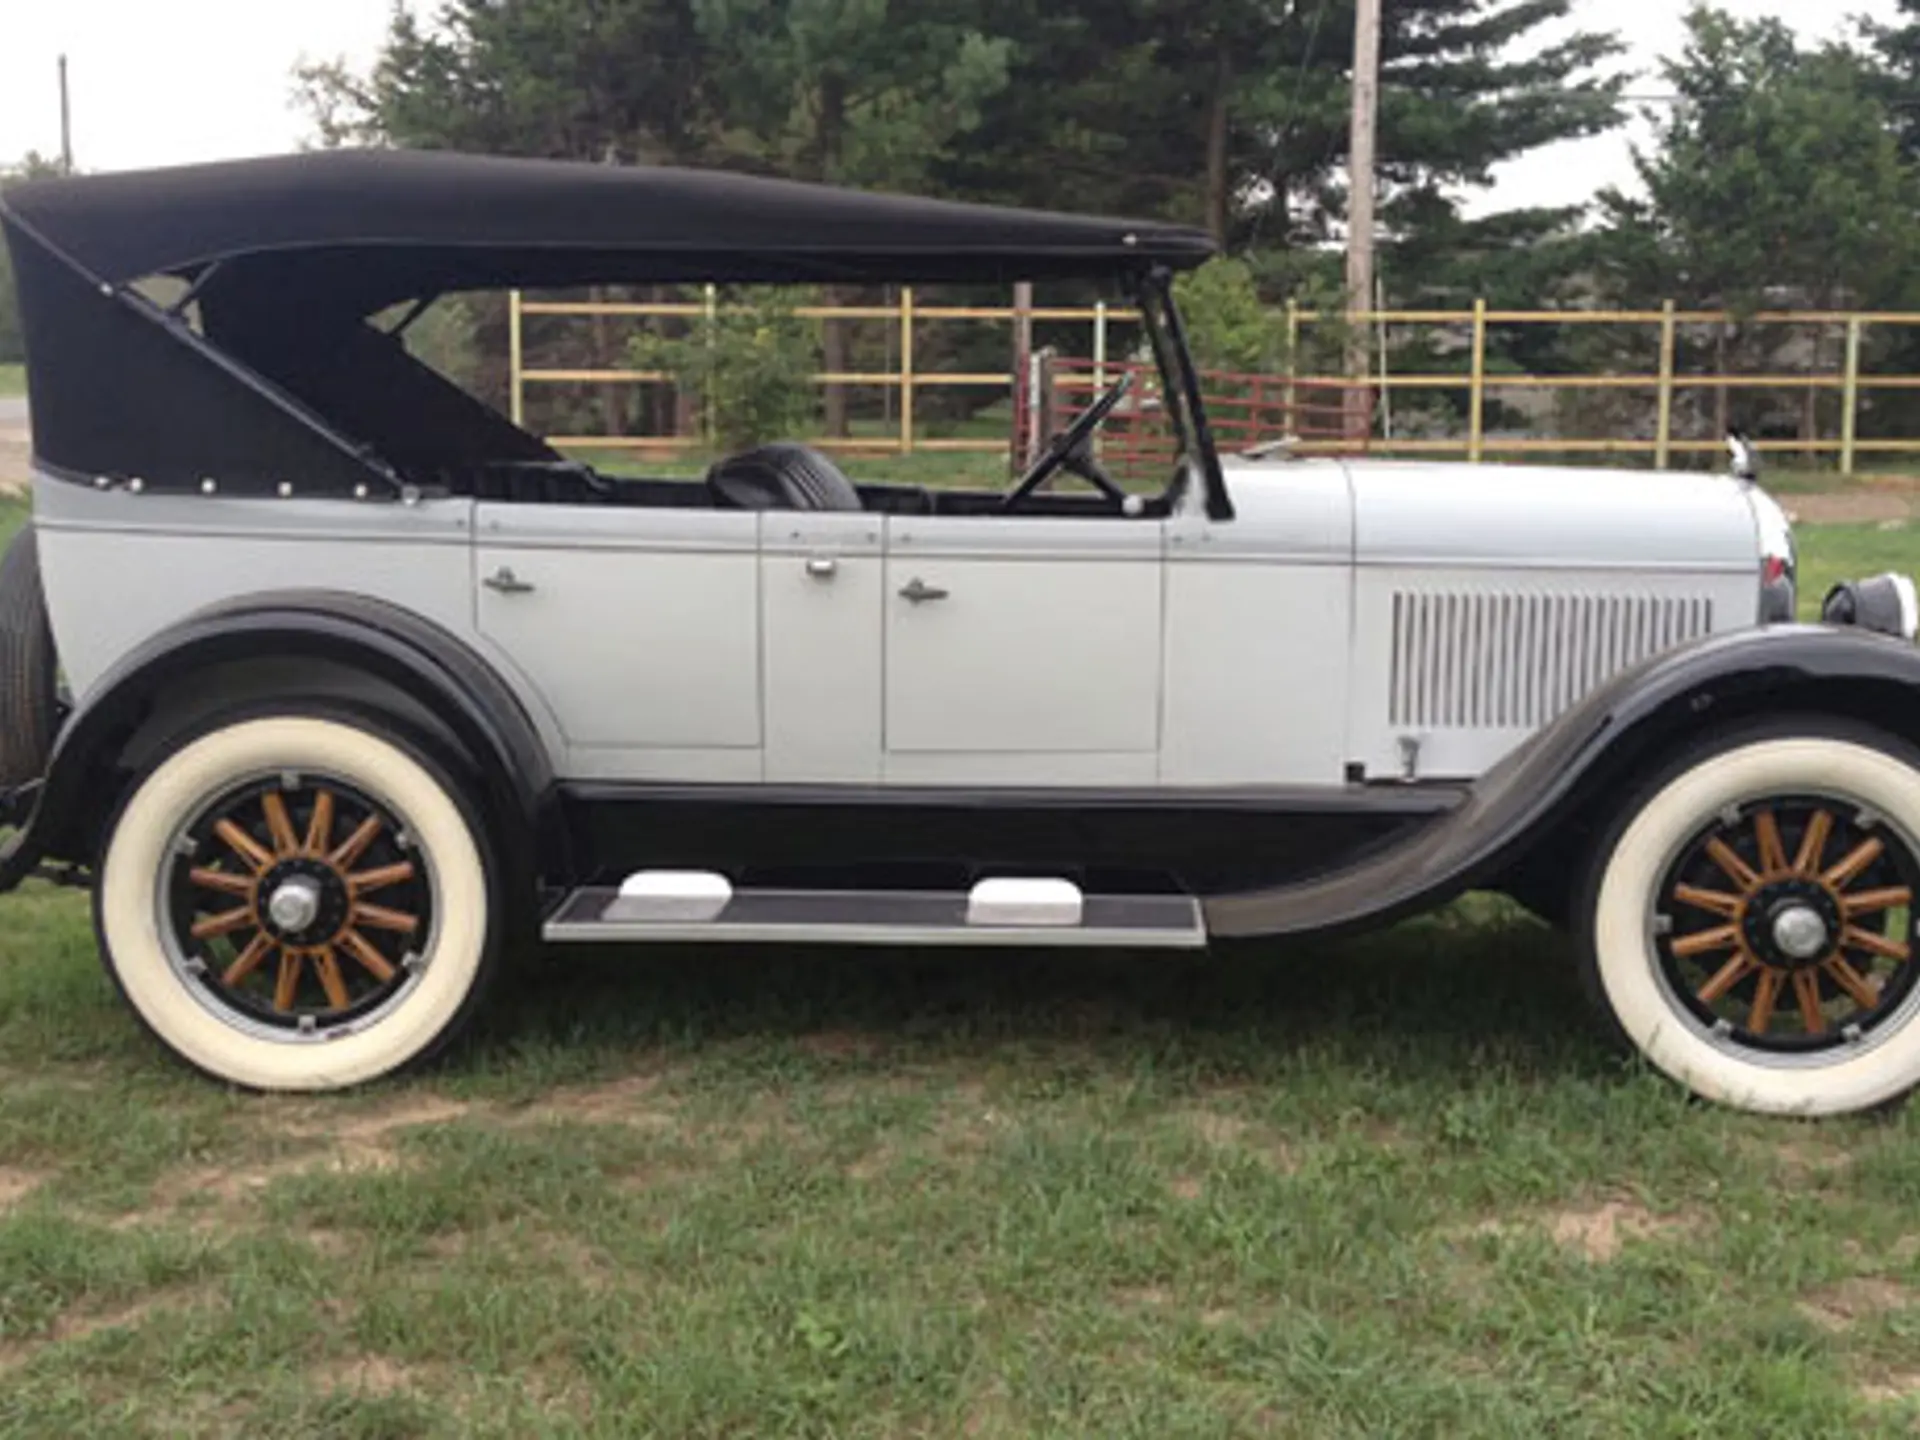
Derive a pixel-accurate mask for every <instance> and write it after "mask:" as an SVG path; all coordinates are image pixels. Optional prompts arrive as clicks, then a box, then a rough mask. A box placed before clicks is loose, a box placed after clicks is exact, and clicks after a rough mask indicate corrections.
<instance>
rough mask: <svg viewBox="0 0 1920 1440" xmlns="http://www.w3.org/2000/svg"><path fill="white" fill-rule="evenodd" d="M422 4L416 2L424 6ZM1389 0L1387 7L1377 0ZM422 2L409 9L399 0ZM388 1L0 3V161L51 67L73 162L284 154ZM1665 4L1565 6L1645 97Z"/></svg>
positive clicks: (47, 133)
mask: <svg viewBox="0 0 1920 1440" xmlns="http://www.w3.org/2000/svg"><path fill="white" fill-rule="evenodd" d="M436 3H437V0H426V5H427V6H429V7H430V6H431V5H432V4H436ZM1389 3H1391V0H1389ZM1722 3H1723V4H1724V5H1725V6H1726V8H1729V9H1732V10H1734V11H1737V12H1738V13H1740V14H1742V15H1746V16H1760V15H1776V16H1779V17H1781V18H1783V19H1785V20H1788V21H1790V22H1791V23H1793V24H1794V25H1796V26H1797V27H1799V28H1800V29H1801V30H1802V31H1804V32H1805V33H1807V34H1809V35H1814V36H1827V35H1833V34H1837V33H1839V31H1840V30H1841V29H1842V27H1843V26H1844V25H1845V23H1846V17H1847V16H1849V15H1852V14H1860V13H1865V14H1871V15H1874V16H1877V17H1879V18H1882V19H1885V18H1888V17H1890V16H1891V14H1892V13H1893V9H1894V4H1893V0H1722ZM412 4H413V8H415V9H416V10H418V9H421V8H423V0H412ZM391 8H392V0H0V161H7V160H12V159H16V158H18V157H19V156H21V155H23V154H25V153H26V152H27V151H28V150H38V151H40V152H41V153H42V154H46V155H52V154H55V153H57V152H58V150H59V147H60V121H59V114H60V111H59V98H58V94H59V92H58V86H57V82H56V80H55V74H56V71H55V63H56V57H58V56H59V55H60V54H61V53H62V52H63V51H64V52H65V53H66V54H67V56H68V57H69V64H70V65H71V67H72V89H73V112H74V114H73V134H74V151H75V159H76V161H77V162H78V163H79V164H80V165H81V166H82V167H83V168H86V169H91V170H122V169H129V168H134V167H138V166H144V165H167V164H179V163H185V162H188V161H194V160H213V159H222V158H227V157H231V156H240V155H259V154H268V153H273V152H276V151H284V150H290V149H292V148H294V147H295V146H297V145H298V144H299V143H300V141H301V140H302V139H304V138H306V137H307V135H308V133H309V132H308V126H307V122H306V119H305V117H304V116H302V115H301V114H300V113H299V112H298V111H297V110H295V109H294V107H293V106H292V104H291V103H290V98H289V97H290V91H291V80H290V74H291V71H292V69H293V67H294V65H295V64H296V63H298V61H299V60H300V59H301V58H302V57H303V56H304V57H307V58H313V59H330V58H333V57H335V56H345V57H346V58H347V59H348V60H349V61H350V62H353V63H356V64H361V65H364V64H365V62H366V61H367V60H368V59H370V58H371V57H372V55H373V54H374V52H375V51H376V49H377V48H378V46H379V43H380V38H381V35H382V33H383V32H384V30H385V27H386V21H387V17H388V14H389V13H390V11H391ZM1684 9H1685V7H1684V5H1683V4H1681V3H1678V0H1574V17H1573V22H1572V23H1573V24H1574V25H1578V26H1588V27H1594V28H1607V29H1614V30H1619V31H1621V32H1623V33H1624V34H1625V35H1626V36H1627V37H1628V38H1629V40H1630V41H1631V42H1632V44H1633V46H1634V51H1633V56H1632V59H1631V60H1630V61H1629V62H1628V63H1629V64H1630V65H1631V66H1632V67H1633V68H1634V69H1637V70H1640V71H1643V72H1645V73H1646V76H1647V79H1646V81H1645V82H1643V83H1642V85H1641V86H1639V87H1637V88H1649V87H1650V88H1655V89H1657V88H1659V87H1658V86H1657V84H1656V83H1655V82H1654V80H1653V76H1652V71H1653V67H1654V63H1655V61H1656V59H1657V58H1658V56H1659V55H1660V54H1661V53H1662V51H1663V50H1665V49H1669V48H1671V47H1672V46H1673V45H1674V44H1675V43H1676V42H1677V39H1678V37H1679V34H1680V16H1681V14H1682V13H1684ZM1631 175H1632V171H1631V167H1630V165H1629V162H1628V138H1627V137H1626V136H1624V135H1620V134H1615V135H1612V136H1608V137H1606V138H1603V139H1600V140H1595V141H1590V142H1587V143H1584V144H1574V145H1566V146H1557V147H1554V148H1552V149H1550V150H1545V151H1539V152H1536V153H1535V154H1534V155H1532V156H1530V157H1528V158H1527V159H1524V160H1521V161H1519V162H1516V163H1515V164H1513V165H1511V166H1507V167H1505V168H1504V169H1503V170H1502V172H1501V174H1500V177H1499V185H1498V187H1497V189H1496V191H1495V192H1494V193H1493V194H1492V195H1490V196H1486V197H1482V198H1477V199H1476V200H1475V202H1474V206H1473V208H1474V209H1476V210H1481V209H1490V208H1506V207H1508V206H1513V205H1527V204H1574V203H1578V202H1580V201H1583V200H1585V199H1587V198H1588V197H1590V196H1591V195H1592V194H1593V193H1594V192H1595V191H1596V190H1597V189H1598V188H1600V187H1601V186H1603V185H1606V184H1624V183H1626V182H1628V181H1629V180H1630V179H1631Z"/></svg>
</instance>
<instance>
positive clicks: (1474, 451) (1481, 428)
mask: <svg viewBox="0 0 1920 1440" xmlns="http://www.w3.org/2000/svg"><path fill="white" fill-rule="evenodd" d="M1486 437H1487V302H1486V301H1485V300H1476V301H1474V302H1473V382H1472V413H1471V414H1470V415H1469V416H1468V419H1467V459H1469V460H1471V461H1473V462H1474V464H1476V465H1477V464H1479V463H1480V460H1481V457H1482V456H1484V455H1485V454H1486Z"/></svg>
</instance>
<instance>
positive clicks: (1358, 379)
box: [1347, 0, 1380, 440]
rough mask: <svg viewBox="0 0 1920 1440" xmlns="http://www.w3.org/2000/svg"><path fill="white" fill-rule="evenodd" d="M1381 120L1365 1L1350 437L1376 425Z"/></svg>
mask: <svg viewBox="0 0 1920 1440" xmlns="http://www.w3.org/2000/svg"><path fill="white" fill-rule="evenodd" d="M1379 122H1380V0H1359V4H1358V6H1357V8H1356V10H1355V14H1354V36H1353V148H1352V151H1351V153H1350V154H1349V155H1348V158H1347V177H1348V191H1349V194H1350V197H1351V198H1350V199H1349V202H1348V206H1347V330H1348V335H1347V358H1348V364H1347V373H1348V375H1349V376H1350V377H1351V378H1352V380H1353V381H1354V382H1355V383H1354V384H1353V385H1352V386H1350V387H1349V389H1348V391H1347V438H1348V439H1349V440H1357V439H1365V438H1366V437H1367V436H1368V435H1370V434H1371V433H1372V430H1373V406H1372V396H1371V383H1370V382H1371V378H1372V369H1373V367H1372V365H1371V364H1370V363H1369V360H1368V354H1367V352H1368V344H1367V324H1366V316H1365V314H1364V312H1365V310H1366V308H1367V307H1368V306H1369V305H1371V304H1372V303H1373V277H1374V263H1373V259H1374V256H1373V251H1374V188H1375V171H1376V169H1377V157H1378V135H1377V131H1378V127H1379Z"/></svg>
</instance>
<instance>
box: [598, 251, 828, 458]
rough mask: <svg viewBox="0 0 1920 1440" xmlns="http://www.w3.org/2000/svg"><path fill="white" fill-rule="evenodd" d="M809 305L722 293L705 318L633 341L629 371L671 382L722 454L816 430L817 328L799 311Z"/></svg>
mask: <svg viewBox="0 0 1920 1440" xmlns="http://www.w3.org/2000/svg"><path fill="white" fill-rule="evenodd" d="M809 299H810V297H808V296H807V295H805V294H804V293H803V292H798V291H789V290H766V289H756V290H754V291H752V292H751V293H749V294H746V295H742V294H739V293H735V292H731V291H727V292H722V294H721V295H720V297H719V305H718V308H717V310H716V313H715V314H714V316H713V317H712V319H711V320H698V321H695V322H693V324H692V326H691V327H690V328H689V329H688V330H687V331H686V332H685V333H683V334H679V335H663V334H659V333H657V332H655V333H648V334H645V335H641V336H639V337H637V338H636V339H635V340H634V341H633V344H632V354H633V362H634V365H635V366H636V368H639V369H642V370H659V371H662V372H664V373H665V374H667V375H668V376H670V377H672V379H673V382H674V384H676V385H677V386H679V387H680V389H681V391H682V392H683V393H685V394H687V395H690V396H692V397H693V398H694V401H695V403H696V405H697V406H698V408H699V411H700V416H701V425H702V428H703V429H704V430H705V432H706V433H707V434H709V435H710V436H711V437H712V438H713V440H714V441H715V442H716V443H717V444H718V445H720V446H721V447H723V448H725V449H728V450H744V449H749V448H751V447H753V446H755V445H763V444H765V443H766V442H767V441H769V440H779V439H783V438H784V439H791V438H793V437H795V436H797V435H802V434H805V433H807V432H808V431H810V430H811V429H813V428H814V424H815V420H814V415H815V409H816V404H817V397H818V390H817V386H816V383H815V381H814V378H813V377H814V373H815V372H816V371H817V370H818V369H819V368H820V326H819V323H818V322H817V321H812V320H807V319H804V318H802V317H801V316H800V314H799V313H798V307H799V306H801V305H803V304H806V303H808V301H809Z"/></svg>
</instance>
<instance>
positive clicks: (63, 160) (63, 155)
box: [60, 55, 73, 175]
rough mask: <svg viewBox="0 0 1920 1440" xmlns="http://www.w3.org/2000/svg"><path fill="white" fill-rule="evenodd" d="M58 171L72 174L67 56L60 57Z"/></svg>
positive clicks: (71, 117) (70, 109) (71, 120)
mask: <svg viewBox="0 0 1920 1440" xmlns="http://www.w3.org/2000/svg"><path fill="white" fill-rule="evenodd" d="M60 173H61V174H62V175H71V174H73V107H72V106H71V105H70V104H69V103H68V101H67V57H66V56H64V55H62V56H61V57H60Z"/></svg>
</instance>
